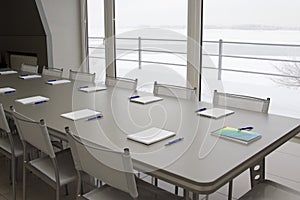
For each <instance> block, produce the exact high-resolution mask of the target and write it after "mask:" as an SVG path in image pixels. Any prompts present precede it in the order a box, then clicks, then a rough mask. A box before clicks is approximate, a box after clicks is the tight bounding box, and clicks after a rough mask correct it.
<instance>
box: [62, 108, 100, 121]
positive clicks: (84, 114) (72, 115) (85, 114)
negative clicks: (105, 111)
mask: <svg viewBox="0 0 300 200" xmlns="http://www.w3.org/2000/svg"><path fill="white" fill-rule="evenodd" d="M98 115H101V112H98V111H95V110H91V109H83V110H77V111H73V112H69V113H64V114H61V115H60V116H61V117H64V118H67V119H70V120H73V121H76V120H80V119H85V118H89V117H94V116H98Z"/></svg>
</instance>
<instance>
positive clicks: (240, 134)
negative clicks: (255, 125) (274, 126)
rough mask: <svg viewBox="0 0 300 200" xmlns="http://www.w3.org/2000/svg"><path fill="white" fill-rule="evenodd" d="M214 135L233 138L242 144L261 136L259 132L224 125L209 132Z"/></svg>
mask: <svg viewBox="0 0 300 200" xmlns="http://www.w3.org/2000/svg"><path fill="white" fill-rule="evenodd" d="M211 134H212V135H214V136H218V137H221V138H225V139H228V140H233V141H236V142H240V143H243V144H249V143H251V142H254V141H256V140H258V139H260V138H261V137H262V136H261V134H259V133H255V132H252V131H246V130H238V129H236V128H232V127H228V126H225V127H223V128H221V129H218V130H216V131H213V132H212V133H211Z"/></svg>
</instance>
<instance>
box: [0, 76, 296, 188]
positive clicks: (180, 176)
mask: <svg viewBox="0 0 300 200" xmlns="http://www.w3.org/2000/svg"><path fill="white" fill-rule="evenodd" d="M49 79H53V77H46V76H44V77H42V78H40V79H31V80H22V79H19V78H18V74H14V75H0V87H13V88H15V89H16V90H17V91H16V92H15V93H11V94H6V95H0V102H1V103H2V104H3V106H4V109H5V110H6V111H7V112H9V106H10V105H13V106H14V107H15V109H16V110H17V111H18V112H20V113H22V114H24V115H26V116H28V117H30V118H32V119H35V120H40V119H45V121H46V123H47V126H48V127H49V128H50V129H52V130H55V131H56V132H57V133H59V134H60V136H61V137H62V138H63V137H64V136H65V132H64V128H65V127H66V126H69V127H70V129H71V131H72V132H74V133H76V134H79V135H80V136H81V137H84V138H86V139H88V140H91V141H93V142H95V143H98V144H101V145H104V146H107V147H109V148H112V149H118V150H122V149H123V148H125V147H128V148H129V149H130V152H131V155H132V158H133V159H134V164H135V167H136V168H138V169H139V170H145V171H147V170H149V173H151V174H152V175H155V176H157V177H159V178H161V179H164V180H166V181H168V182H171V183H176V184H178V185H179V186H182V187H184V188H186V189H189V190H191V191H196V192H199V193H210V192H213V191H215V190H217V189H218V188H219V187H221V186H222V185H224V184H226V182H228V181H229V180H231V179H232V178H234V177H236V176H237V175H238V174H240V173H241V172H243V171H244V170H245V169H247V168H248V167H249V166H251V165H253V164H254V163H255V162H258V161H259V160H260V159H262V158H264V157H265V156H266V155H268V154H269V153H270V152H272V151H273V150H275V149H276V148H277V147H278V146H280V145H281V144H283V143H284V142H286V141H287V140H289V139H290V138H291V137H293V136H294V135H296V134H297V133H298V132H299V131H300V120H299V119H294V118H289V117H284V116H279V115H273V114H263V113H258V112H252V111H246V110H241V109H234V108H230V109H232V110H234V111H235V113H234V114H233V115H230V116H227V117H224V118H221V119H218V120H213V119H210V118H206V117H200V116H198V115H197V114H196V113H195V110H196V109H197V108H199V107H203V106H205V107H211V105H210V104H208V103H204V102H192V101H186V100H178V99H175V98H170V97H164V100H163V101H159V102H155V103H150V104H147V105H141V104H136V103H131V102H129V100H128V97H129V96H131V95H133V94H134V92H133V91H130V90H126V89H119V88H110V87H109V88H108V89H107V90H104V91H99V92H94V93H84V92H81V91H79V90H78V88H79V87H80V86H82V85H85V83H82V82H73V81H72V82H71V83H69V84H62V85H54V86H52V85H49V84H45V82H46V81H47V80H49ZM36 95H41V96H45V97H49V98H50V101H49V102H47V103H43V104H39V105H22V104H20V103H17V102H15V100H16V99H19V98H25V97H29V96H36ZM141 95H145V94H141ZM85 108H90V109H94V110H98V111H101V112H102V113H103V116H104V117H103V118H102V119H98V120H92V121H86V120H79V121H76V122H73V121H71V120H68V119H65V118H62V117H60V115H61V114H63V113H67V112H70V111H73V110H80V109H85ZM153 126H155V127H159V128H163V129H166V130H171V131H174V132H176V136H175V137H174V138H177V137H184V140H183V141H181V142H178V143H176V144H173V145H170V146H165V143H166V142H168V141H170V140H171V139H174V138H170V139H166V140H164V141H161V142H158V143H155V144H152V145H148V146H147V145H143V144H140V143H137V142H134V141H131V140H128V139H127V138H126V136H127V134H132V133H135V132H138V131H141V130H144V129H146V128H150V127H153ZM223 126H232V127H244V126H253V127H254V130H253V131H255V132H258V133H261V134H262V138H261V139H259V140H257V141H255V142H253V143H251V144H248V145H245V144H241V143H237V142H233V141H229V140H225V139H220V138H218V137H215V136H212V135H211V134H210V133H211V132H212V131H214V130H216V129H219V128H221V127H223Z"/></svg>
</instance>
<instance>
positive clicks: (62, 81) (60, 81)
mask: <svg viewBox="0 0 300 200" xmlns="http://www.w3.org/2000/svg"><path fill="white" fill-rule="evenodd" d="M70 82H71V81H70V80H49V81H47V83H48V84H50V85H59V84H65V83H70Z"/></svg>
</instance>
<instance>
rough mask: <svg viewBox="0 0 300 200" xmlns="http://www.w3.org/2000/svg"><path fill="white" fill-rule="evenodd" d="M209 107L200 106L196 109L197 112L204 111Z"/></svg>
mask: <svg viewBox="0 0 300 200" xmlns="http://www.w3.org/2000/svg"><path fill="white" fill-rule="evenodd" d="M206 109H207V108H199V109H198V110H196V111H195V112H201V111H204V110H206Z"/></svg>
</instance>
